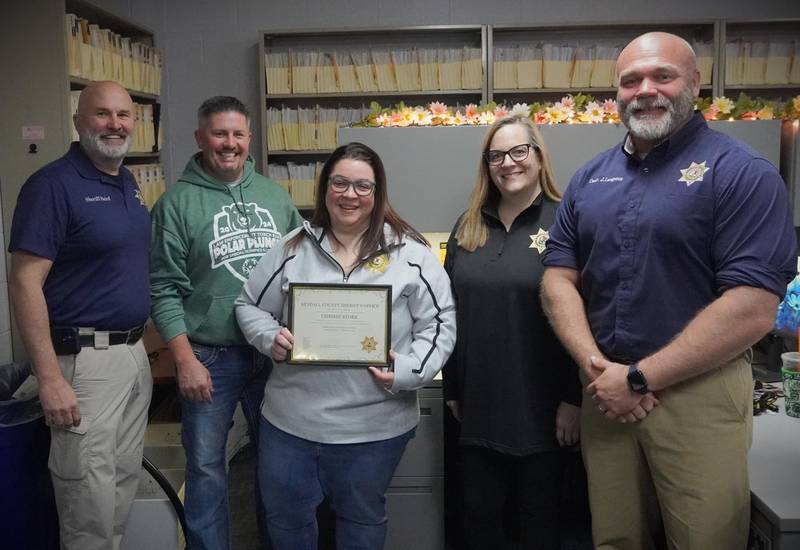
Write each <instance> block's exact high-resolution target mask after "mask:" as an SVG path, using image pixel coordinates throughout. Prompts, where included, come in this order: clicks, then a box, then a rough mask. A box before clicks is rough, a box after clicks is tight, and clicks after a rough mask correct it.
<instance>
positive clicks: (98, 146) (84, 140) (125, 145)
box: [80, 129, 133, 160]
mask: <svg viewBox="0 0 800 550" xmlns="http://www.w3.org/2000/svg"><path fill="white" fill-rule="evenodd" d="M104 135H120V136H121V135H123V133H122V132H119V133H116V134H115V133H113V132H106V133H95V132H92V131H91V130H87V129H84V130H83V131H82V132H81V133H80V140H81V147H83V149H84V151H86V152H87V153H88V154H89V156H91V155H92V154H94V155H97V156H100V157H102V158H105V159H108V160H120V159H121V158H123V157H124V156H125V155H127V154H128V150H129V149H130V148H131V144H132V143H133V138H132V137H131V135H130V134H125V139H124V140H123V141H122V142H121V143H120V144H119V145H109V144H108V143H105V142H104V141H103V136H104Z"/></svg>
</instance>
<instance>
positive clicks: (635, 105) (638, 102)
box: [625, 95, 672, 111]
mask: <svg viewBox="0 0 800 550" xmlns="http://www.w3.org/2000/svg"><path fill="white" fill-rule="evenodd" d="M671 105H672V103H671V102H670V100H669V99H667V98H666V97H664V96H662V95H659V96H657V97H654V98H646V99H634V100H633V101H631V102H630V103H628V104H627V105H626V106H625V107H626V110H628V111H632V110H636V111H638V110H643V109H654V108H655V109H662V108H663V109H669V108H670V106H671Z"/></svg>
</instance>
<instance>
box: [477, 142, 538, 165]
mask: <svg viewBox="0 0 800 550" xmlns="http://www.w3.org/2000/svg"><path fill="white" fill-rule="evenodd" d="M531 148H533V145H531V144H530V143H521V144H520V145H515V146H514V147H512V148H511V149H508V150H506V151H500V150H498V149H489V150H488V151H486V152H485V153H483V158H485V159H486V162H487V164H489V165H490V166H499V165H501V164H503V161H505V160H506V155H508V156H509V157H511V160H513V161H514V162H522V161H523V160H525V159H526V158H528V155H530V154H531Z"/></svg>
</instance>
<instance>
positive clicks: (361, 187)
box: [328, 176, 375, 197]
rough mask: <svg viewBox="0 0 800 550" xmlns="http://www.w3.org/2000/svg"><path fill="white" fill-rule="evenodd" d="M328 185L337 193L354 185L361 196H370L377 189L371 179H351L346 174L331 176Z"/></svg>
mask: <svg viewBox="0 0 800 550" xmlns="http://www.w3.org/2000/svg"><path fill="white" fill-rule="evenodd" d="M328 185H330V187H331V189H333V190H334V191H335V192H337V193H346V192H347V189H348V188H350V187H352V188H353V191H355V194H356V195H358V196H359V197H368V196H370V195H371V194H372V193H373V192H374V191H375V182H374V181H369V180H351V179H348V178H346V177H344V176H331V177H330V178H328Z"/></svg>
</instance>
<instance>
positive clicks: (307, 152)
mask: <svg viewBox="0 0 800 550" xmlns="http://www.w3.org/2000/svg"><path fill="white" fill-rule="evenodd" d="M331 153H333V149H300V150H297V151H267V154H268V155H270V156H277V155H280V156H294V155H298V156H299V155H305V156H309V157H311V156H322V155H330V154H331Z"/></svg>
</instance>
